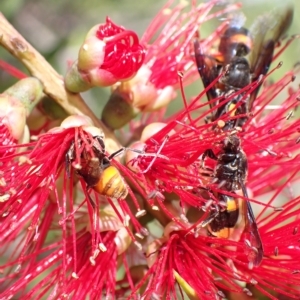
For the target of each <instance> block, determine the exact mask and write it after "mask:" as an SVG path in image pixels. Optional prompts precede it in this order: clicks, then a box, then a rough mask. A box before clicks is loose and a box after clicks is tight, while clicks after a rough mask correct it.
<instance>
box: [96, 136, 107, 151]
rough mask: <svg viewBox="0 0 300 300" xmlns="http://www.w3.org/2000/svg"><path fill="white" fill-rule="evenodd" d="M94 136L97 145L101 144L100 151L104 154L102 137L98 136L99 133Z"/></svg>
mask: <svg viewBox="0 0 300 300" xmlns="http://www.w3.org/2000/svg"><path fill="white" fill-rule="evenodd" d="M94 138H95V139H96V140H97V142H98V143H99V145H100V146H101V148H102V151H101V152H102V153H103V154H104V153H105V144H104V140H103V137H102V136H100V135H97V136H95V137H94Z"/></svg>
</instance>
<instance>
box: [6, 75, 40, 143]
mask: <svg viewBox="0 0 300 300" xmlns="http://www.w3.org/2000/svg"><path fill="white" fill-rule="evenodd" d="M42 96H43V88H42V85H41V83H40V81H39V80H38V79H36V78H25V79H22V80H20V81H18V82H17V83H16V84H14V85H13V86H11V87H10V88H8V89H7V90H6V91H5V92H4V93H3V94H1V95H0V120H1V127H2V129H1V131H3V130H5V131H6V133H5V134H4V136H5V137H4V138H5V139H6V140H14V141H19V140H20V139H22V137H23V135H24V130H25V125H26V117H28V115H29V114H30V112H31V110H32V109H33V108H34V107H35V105H36V104H37V103H38V101H39V100H40V99H41V98H42ZM7 131H8V132H7ZM1 144H2V145H3V143H1Z"/></svg>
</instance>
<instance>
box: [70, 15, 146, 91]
mask: <svg viewBox="0 0 300 300" xmlns="http://www.w3.org/2000/svg"><path fill="white" fill-rule="evenodd" d="M144 56H145V50H144V48H143V47H142V46H141V45H140V44H139V39H138V36H137V35H136V33H135V32H133V31H130V30H126V29H125V28H124V27H122V26H117V25H116V24H114V23H113V22H112V21H111V20H110V18H107V19H106V23H105V24H99V25H96V26H94V27H93V28H92V29H91V30H90V31H89V33H88V34H87V36H86V39H85V41H84V43H83V45H82V46H81V48H80V50H79V54H78V61H76V62H75V63H74V64H73V66H72V68H71V69H70V70H69V72H68V73H67V75H66V78H65V84H66V87H67V88H68V89H69V90H70V91H72V92H82V91H85V90H87V89H89V88H91V87H94V86H102V87H104V86H110V85H112V84H114V83H116V82H117V81H124V80H125V81H126V80H128V79H130V78H131V77H133V76H134V75H135V74H136V73H137V71H138V70H139V68H140V67H141V65H142V63H143V61H144Z"/></svg>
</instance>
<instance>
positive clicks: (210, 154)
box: [201, 149, 218, 169]
mask: <svg viewBox="0 0 300 300" xmlns="http://www.w3.org/2000/svg"><path fill="white" fill-rule="evenodd" d="M206 156H208V157H209V158H211V159H213V160H218V157H217V156H216V155H215V153H214V152H213V151H212V149H207V150H205V151H204V152H203V154H202V158H201V168H202V169H206V167H205V166H204V160H205V158H206Z"/></svg>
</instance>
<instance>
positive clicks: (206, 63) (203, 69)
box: [194, 39, 219, 108]
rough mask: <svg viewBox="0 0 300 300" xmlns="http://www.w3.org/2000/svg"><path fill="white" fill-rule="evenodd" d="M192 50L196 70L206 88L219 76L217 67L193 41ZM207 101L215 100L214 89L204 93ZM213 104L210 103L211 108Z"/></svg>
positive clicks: (197, 42)
mask: <svg viewBox="0 0 300 300" xmlns="http://www.w3.org/2000/svg"><path fill="white" fill-rule="evenodd" d="M194 50H195V60H196V64H197V68H198V72H199V74H200V77H201V79H202V82H203V85H204V87H205V88H207V87H208V86H209V85H210V84H211V83H212V82H213V81H214V80H215V79H216V78H217V77H218V75H219V71H218V65H217V62H216V60H215V59H214V58H213V57H210V56H209V55H206V54H205V53H203V49H202V47H201V45H200V43H199V41H198V39H195V41H194ZM206 94H207V98H208V101H210V100H212V99H215V98H217V96H218V95H217V93H216V89H215V88H214V87H211V88H210V89H209V90H207V92H206ZM214 105H215V104H212V103H210V107H211V108H212V107H213V106H214Z"/></svg>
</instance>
